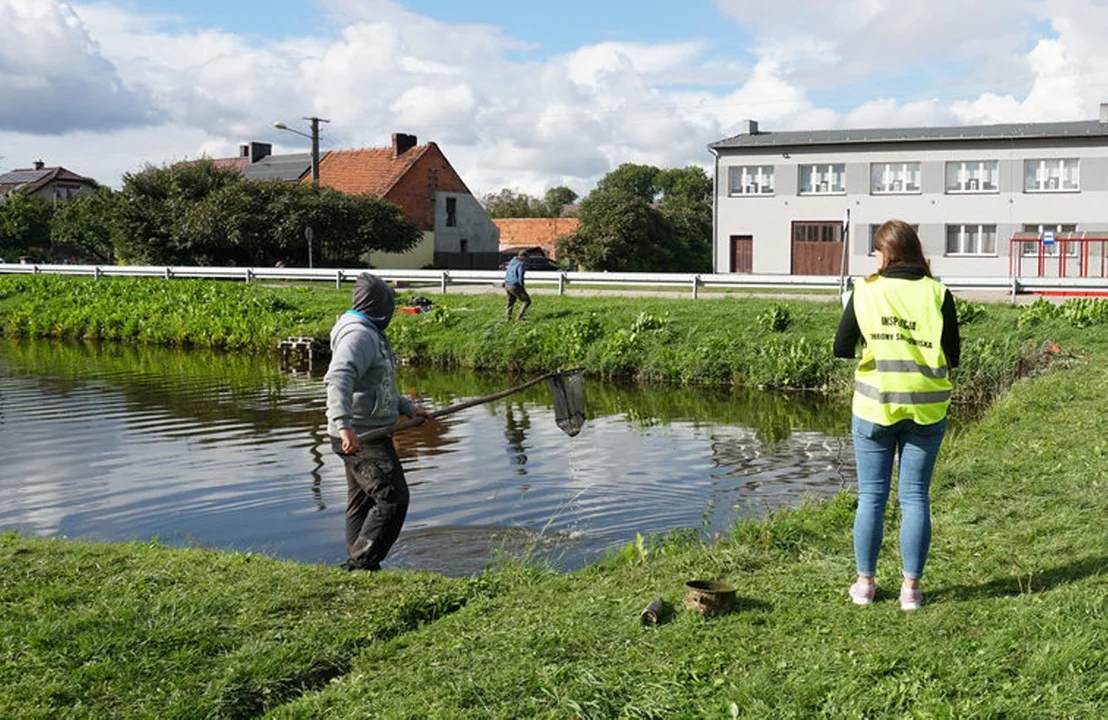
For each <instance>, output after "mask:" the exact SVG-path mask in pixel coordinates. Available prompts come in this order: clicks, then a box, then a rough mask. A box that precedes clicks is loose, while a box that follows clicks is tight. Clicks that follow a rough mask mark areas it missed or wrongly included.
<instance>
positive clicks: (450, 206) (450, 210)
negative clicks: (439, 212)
mask: <svg viewBox="0 0 1108 720" xmlns="http://www.w3.org/2000/svg"><path fill="white" fill-rule="evenodd" d="M457 226H458V198H446V227H457Z"/></svg>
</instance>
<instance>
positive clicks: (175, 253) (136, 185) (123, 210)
mask: <svg viewBox="0 0 1108 720" xmlns="http://www.w3.org/2000/svg"><path fill="white" fill-rule="evenodd" d="M235 182H244V181H243V180H242V176H241V175H239V172H238V170H236V169H235V168H221V167H217V166H216V164H215V163H214V162H212V161H210V160H201V161H198V162H192V163H178V164H176V165H166V166H162V167H156V166H153V165H147V166H146V168H145V169H143V170H142V171H140V172H137V173H125V174H124V175H123V188H122V190H120V198H119V203H118V206H117V216H116V217H117V228H118V231H119V234H118V238H117V239H118V242H117V246H116V254H117V255H118V256H119V257H120V259H122V260H124V261H126V262H132V263H137V264H146V265H185V264H193V263H195V262H203V260H204V258H205V249H204V248H202V247H199V246H198V245H197V241H196V239H195V238H194V237H193V236H191V235H190V234H189V233H188V230H187V225H188V223H185V222H182V221H183V219H184V218H185V217H186V216H188V214H189V212H190V211H192V210H193V209H194V208H195V206H196V204H197V203H200V202H202V201H203V200H204V199H205V198H207V197H208V195H210V194H211V193H213V192H215V191H216V190H219V189H220V188H222V187H225V186H227V185H230V184H232V183H235Z"/></svg>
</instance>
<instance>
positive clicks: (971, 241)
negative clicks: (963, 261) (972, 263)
mask: <svg viewBox="0 0 1108 720" xmlns="http://www.w3.org/2000/svg"><path fill="white" fill-rule="evenodd" d="M946 254H947V255H996V225H947V226H946Z"/></svg>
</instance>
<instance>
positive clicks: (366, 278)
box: [352, 273, 396, 330]
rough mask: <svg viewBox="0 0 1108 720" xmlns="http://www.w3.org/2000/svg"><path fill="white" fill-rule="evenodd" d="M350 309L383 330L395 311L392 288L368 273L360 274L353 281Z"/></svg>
mask: <svg viewBox="0 0 1108 720" xmlns="http://www.w3.org/2000/svg"><path fill="white" fill-rule="evenodd" d="M352 307H353V308H354V309H355V310H357V311H358V312H360V313H361V314H362V315H365V316H366V317H367V318H369V319H370V320H372V321H373V324H374V325H376V326H377V327H379V328H381V329H382V330H384V329H385V328H386V327H387V326H388V324H389V321H390V320H391V319H392V313H393V311H394V310H395V309H396V298H395V295H394V294H393V291H392V288H391V287H389V286H388V283H386V282H385V281H384V280H382V279H381V278H379V277H377V276H376V275H371V274H370V273H362V274H361V275H359V276H358V279H357V280H355V281H354V292H353V298H352Z"/></svg>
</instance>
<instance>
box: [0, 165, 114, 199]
mask: <svg viewBox="0 0 1108 720" xmlns="http://www.w3.org/2000/svg"><path fill="white" fill-rule="evenodd" d="M98 187H100V185H99V183H97V182H96V181H95V180H93V179H92V178H89V177H84V176H83V175H78V174H77V173H75V172H73V171H71V170H66V169H65V168H63V167H46V165H45V164H44V163H43V162H42V161H41V160H39V161H37V162H35V164H34V167H30V168H21V169H17V170H12V171H10V172H6V173H2V174H0V202H3V199H4V198H5V197H8V196H9V195H11V194H12V193H16V192H19V193H23V194H24V195H30V196H32V197H37V198H42V199H43V200H46V201H47V202H55V203H56V202H57V201H59V200H70V199H72V198H76V197H80V196H81V195H88V194H91V193H94V192H96V189H97V188H98Z"/></svg>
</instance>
